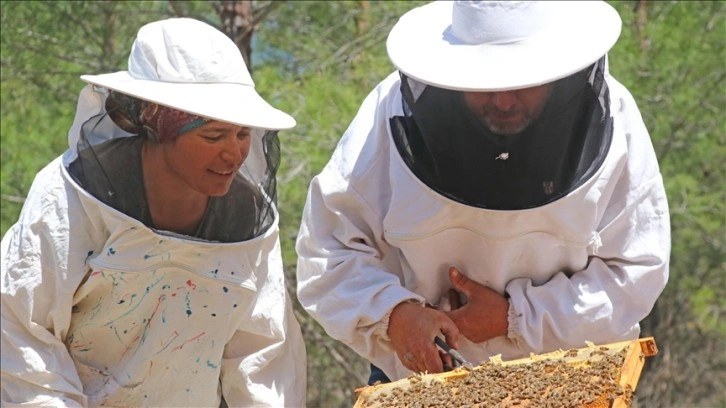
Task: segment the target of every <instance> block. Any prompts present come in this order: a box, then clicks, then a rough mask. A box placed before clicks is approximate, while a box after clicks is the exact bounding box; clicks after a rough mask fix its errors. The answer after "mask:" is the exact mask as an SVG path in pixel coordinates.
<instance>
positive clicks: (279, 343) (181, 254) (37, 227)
mask: <svg viewBox="0 0 726 408" xmlns="http://www.w3.org/2000/svg"><path fill="white" fill-rule="evenodd" d="M93 89H94V88H93V86H90V85H89V86H87V87H86V88H85V89H84V91H83V92H82V93H81V97H80V98H79V105H78V112H77V114H76V120H75V123H74V126H73V128H72V129H71V132H70V133H69V139H70V146H71V148H70V149H69V150H68V151H67V152H66V153H65V154H64V155H63V156H62V157H60V158H58V159H56V160H54V161H53V162H51V163H50V164H49V165H48V166H47V167H45V168H44V169H43V170H41V171H40V172H39V173H38V175H37V177H36V179H35V181H34V183H33V185H32V187H31V189H30V192H29V195H28V198H27V201H26V203H25V205H24V207H23V210H22V213H21V216H20V219H19V221H18V222H17V223H16V224H15V225H14V226H12V227H11V229H10V230H9V231H8V232H7V234H6V235H5V236H4V237H3V239H2V405H3V406H4V407H11V406H40V405H42V406H99V405H107V406H128V407H140V406H174V407H181V406H187V407H202V406H205V407H218V406H220V403H221V401H222V398H224V401H225V402H226V404H227V405H228V406H230V407H232V406H235V407H238V406H274V407H283V406H288V407H300V406H304V405H305V397H306V395H305V392H306V357H305V348H304V342H303V339H302V335H301V332H300V328H299V325H298V323H297V321H296V320H295V317H294V315H293V310H292V304H291V300H290V298H289V296H288V293H287V291H286V288H285V283H284V275H283V267H282V260H281V254H280V244H279V239H278V225H277V222H275V223H274V225H272V227H270V228H269V229H268V230H267V231H266V232H264V233H263V234H262V235H260V236H257V237H256V238H253V239H250V240H248V241H244V242H236V243H212V242H207V241H200V240H195V239H188V238H184V237H180V236H173V235H170V234H166V233H160V232H158V231H155V230H152V229H150V228H147V227H146V226H145V225H144V224H142V223H141V222H139V221H137V220H135V219H133V218H130V217H129V216H127V215H125V214H123V213H121V212H119V211H117V210H115V209H113V208H111V207H109V206H107V205H105V204H103V203H102V202H100V201H99V200H97V199H96V198H95V197H94V196H92V195H90V194H89V193H88V192H87V191H85V190H84V189H82V188H81V187H80V186H79V185H78V184H77V183H76V182H75V181H74V180H73V179H72V178H71V177H70V175H69V172H68V170H67V168H66V166H67V165H68V164H69V162H70V161H71V160H73V159H74V158H75V157H76V154H77V152H76V151H75V148H76V141H77V140H78V137H79V135H78V133H79V129H80V125H81V124H82V123H84V122H85V121H86V120H87V119H88V118H90V117H92V116H94V115H96V114H97V113H99V112H100V111H101V109H102V107H103V98H104V96H103V95H101V94H99V93H97V92H95V91H94V90H93ZM108 135H110V136H114V137H117V136H121V135H123V132H122V131H121V130H120V129H118V128H115V129H113V128H112V127H109V128H108Z"/></svg>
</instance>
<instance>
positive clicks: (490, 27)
mask: <svg viewBox="0 0 726 408" xmlns="http://www.w3.org/2000/svg"><path fill="white" fill-rule="evenodd" d="M551 4H552V2H550V1H462V0H460V1H456V2H455V3H454V7H453V15H452V22H451V34H453V35H454V36H455V37H456V38H457V39H458V40H459V41H461V42H463V43H465V44H507V43H513V42H516V41H520V40H522V39H525V38H529V37H532V36H535V35H537V34H538V33H539V32H541V31H543V30H544V29H545V28H546V27H547V26H548V25H549V23H550V21H551V16H552V7H550V6H551Z"/></svg>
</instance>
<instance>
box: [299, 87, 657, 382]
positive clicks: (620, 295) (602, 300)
mask: <svg viewBox="0 0 726 408" xmlns="http://www.w3.org/2000/svg"><path fill="white" fill-rule="evenodd" d="M606 81H607V83H608V85H609V88H610V98H611V99H610V100H611V108H610V110H611V113H612V115H613V117H614V129H613V136H612V138H613V140H612V142H611V145H610V149H609V152H608V154H607V157H606V159H605V161H604V163H603V165H602V166H601V168H600V169H599V170H598V171H597V172H596V173H595V175H594V176H593V177H591V178H590V179H589V180H587V181H586V182H585V183H584V184H583V185H581V186H579V187H578V188H576V189H575V190H574V191H572V192H571V193H570V194H568V195H567V196H566V197H563V198H561V199H559V200H556V201H554V202H551V203H549V204H546V205H543V206H539V207H537V208H532V209H526V210H515V211H497V210H487V209H481V208H475V207H470V206H466V205H463V204H461V203H458V202H456V201H452V200H450V199H448V198H446V197H444V196H442V195H440V194H438V193H437V192H435V191H434V190H432V189H430V188H429V187H427V186H426V184H424V183H423V182H422V181H421V180H419V179H418V178H417V177H416V176H415V175H414V174H413V173H412V172H411V171H410V169H409V168H408V167H407V166H406V164H405V163H404V162H403V160H402V159H401V156H400V154H399V152H398V151H397V150H396V147H395V145H394V142H393V139H392V135H391V133H390V132H391V130H390V126H389V119H390V118H391V117H394V116H403V111H402V96H401V93H400V91H399V89H400V78H399V75H398V73H393V74H391V75H390V76H389V77H388V78H387V79H385V80H384V81H383V82H381V83H380V84H379V85H378V86H377V87H376V88H375V90H374V91H373V92H372V93H371V94H370V95H369V96H368V97H367V98H366V99H365V101H364V102H363V104H362V106H361V108H360V110H359V112H358V114H357V116H356V117H355V119H354V120H353V122H352V123H351V125H350V127H349V128H348V130H347V132H346V133H345V135H344V136H343V138H342V140H341V141H340V142H339V144H338V146H337V148H336V149H335V152H334V153H333V155H332V158H331V160H330V162H329V163H328V164H327V166H326V167H325V168H324V169H323V171H322V172H321V173H320V174H319V175H318V176H316V177H315V178H314V179H313V180H312V183H311V185H310V190H309V194H308V198H307V204H306V206H305V209H304V213H303V217H302V225H301V229H300V232H299V235H298V241H297V251H298V255H299V259H298V270H297V273H298V298H299V300H300V302H301V303H302V304H303V306H304V307H305V308H306V309H307V311H308V312H309V313H310V314H311V315H312V316H314V317H315V318H316V319H317V320H318V321H319V322H320V323H321V324H322V326H323V327H324V328H325V330H326V331H327V332H328V334H329V335H330V336H332V337H334V338H336V339H338V340H340V341H342V342H344V343H345V344H347V345H348V346H350V347H351V348H353V349H354V350H355V351H356V352H357V353H359V354H360V355H361V356H363V357H364V358H366V359H368V360H370V361H371V362H372V363H373V364H375V365H376V366H378V367H380V368H381V369H382V370H383V371H384V372H385V374H386V375H387V376H388V377H389V378H390V379H391V380H396V379H400V378H403V377H405V376H407V375H410V374H411V372H410V371H409V370H407V369H406V368H405V367H403V365H402V364H401V363H400V361H399V360H398V358H397V356H396V354H395V352H394V351H393V348H392V347H391V345H390V341H389V339H388V336H387V329H388V318H389V316H390V313H391V311H392V309H393V308H394V307H395V306H396V305H397V304H399V303H400V302H403V301H406V300H411V301H415V302H418V303H421V304H423V302H427V303H429V304H432V305H435V306H437V307H439V308H441V309H443V310H446V308H447V302H446V295H447V292H448V290H449V289H450V288H451V287H452V285H451V283H450V281H449V277H448V273H447V271H448V269H449V267H451V266H455V267H457V268H458V269H459V270H460V271H462V272H463V273H464V274H465V275H466V276H468V277H469V278H470V279H473V280H475V281H476V282H478V283H480V284H482V285H485V286H488V287H490V288H492V289H494V290H496V291H497V292H499V293H500V294H505V293H506V294H507V295H508V296H509V300H510V309H509V332H508V335H507V336H501V337H497V338H493V339H491V340H489V341H486V342H483V343H480V344H474V343H472V342H470V341H468V340H467V339H466V338H464V337H463V336H460V337H459V350H460V351H461V353H462V354H463V355H464V357H466V358H467V359H468V360H469V361H472V362H479V361H484V360H486V359H488V357H490V356H493V355H497V354H501V356H502V358H504V359H505V360H507V359H514V358H521V357H526V356H528V355H529V353H530V352H534V353H539V352H545V351H551V350H556V349H558V348H562V349H567V348H574V347H584V346H585V344H586V343H585V342H586V341H591V342H594V343H596V344H602V343H609V342H616V341H624V340H628V339H635V338H637V337H638V336H639V332H640V328H639V321H640V320H642V319H643V318H644V317H646V316H647V315H648V313H649V312H650V311H651V309H652V307H653V305H654V303H655V301H656V299H657V298H658V296H659V294H660V293H661V291H662V290H663V288H664V286H665V284H666V282H667V279H668V261H669V256H670V222H669V213H668V205H667V201H666V196H665V192H664V188H663V182H662V178H661V175H660V172H659V168H658V164H657V160H656V156H655V153H654V150H653V146H652V143H651V140H650V138H649V135H648V132H647V130H646V128H645V126H644V124H643V121H642V118H641V116H640V113H639V111H638V108H637V106H636V104H635V102H634V100H633V98H632V96H631V95H630V93H629V92H628V91H627V90H626V89H625V88H624V87H623V86H622V85H621V84H619V83H618V82H617V81H616V80H615V79H614V78H612V77H610V76H609V75H607V76H606ZM483 312H486V311H483Z"/></svg>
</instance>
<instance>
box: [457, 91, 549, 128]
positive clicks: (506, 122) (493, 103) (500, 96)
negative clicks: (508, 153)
mask: <svg viewBox="0 0 726 408" xmlns="http://www.w3.org/2000/svg"><path fill="white" fill-rule="evenodd" d="M551 91H552V84H551V83H550V84H544V85H540V86H535V87H532V88H524V89H518V90H514V91H501V92H463V94H464V101H465V103H466V105H467V106H468V107H469V109H471V110H472V112H474V113H475V114H476V115H477V116H478V117H479V118H480V119H481V120H482V122H484V124H485V125H486V126H487V127H488V128H489V130H491V131H492V132H494V133H496V134H500V135H513V134H517V133H519V132H521V131H523V130H524V129H526V128H527V126H529V125H530V124H531V123H532V122H533V121H534V120H535V119H537V117H539V115H540V114H541V113H542V110H543V109H544V106H545V103H546V102H547V99H548V98H549V96H550V93H551Z"/></svg>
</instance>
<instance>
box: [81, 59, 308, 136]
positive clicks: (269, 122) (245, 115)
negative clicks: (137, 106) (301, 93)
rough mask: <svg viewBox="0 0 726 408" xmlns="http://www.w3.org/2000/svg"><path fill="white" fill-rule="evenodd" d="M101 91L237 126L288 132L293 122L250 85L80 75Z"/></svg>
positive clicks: (119, 74) (124, 74)
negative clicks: (100, 88)
mask: <svg viewBox="0 0 726 408" xmlns="http://www.w3.org/2000/svg"><path fill="white" fill-rule="evenodd" d="M81 79H82V80H84V81H86V82H88V83H90V84H93V85H98V86H101V87H104V88H108V89H111V90H114V91H118V92H122V93H124V94H127V95H131V96H135V97H137V98H140V99H143V100H146V101H149V102H155V103H158V104H160V105H164V106H168V107H171V108H174V109H178V110H181V111H184V112H187V113H191V114H195V115H199V116H203V117H205V118H209V119H213V120H218V121H221V122H227V123H232V124H235V125H239V126H247V127H253V128H262V129H270V130H282V129H290V128H292V127H294V126H295V119H294V118H293V117H292V116H290V115H288V114H287V113H285V112H282V111H280V110H278V109H276V108H274V107H272V106H271V105H270V104H269V103H267V101H265V100H264V99H263V98H262V97H261V96H260V95H259V94H258V93H257V91H255V88H254V87H253V86H249V85H243V84H236V83H184V82H162V81H150V80H144V79H137V78H134V77H132V76H131V75H129V73H128V72H127V71H120V72H114V73H110V74H102V75H82V76H81Z"/></svg>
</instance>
